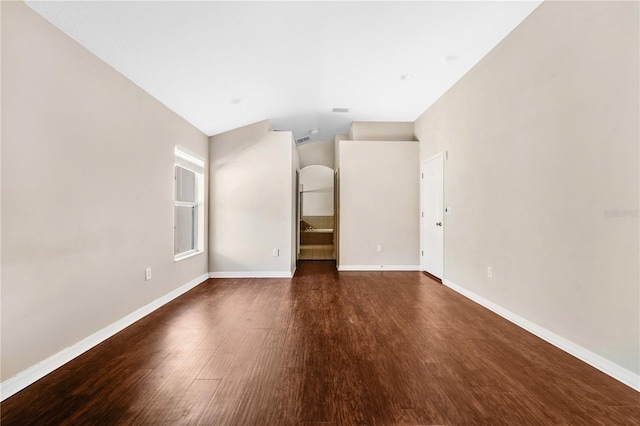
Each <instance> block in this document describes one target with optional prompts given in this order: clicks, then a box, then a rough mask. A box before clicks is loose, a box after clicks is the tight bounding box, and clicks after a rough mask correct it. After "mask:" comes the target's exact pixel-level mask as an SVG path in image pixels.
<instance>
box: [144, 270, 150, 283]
mask: <svg viewBox="0 0 640 426" xmlns="http://www.w3.org/2000/svg"><path fill="white" fill-rule="evenodd" d="M150 279H151V268H147V269H145V270H144V280H145V281H149V280H150Z"/></svg>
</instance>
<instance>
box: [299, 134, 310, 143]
mask: <svg viewBox="0 0 640 426" xmlns="http://www.w3.org/2000/svg"><path fill="white" fill-rule="evenodd" d="M308 140H311V138H310V137H309V136H305V137H304V138H300V139H296V142H297V143H302V142H306V141H308Z"/></svg>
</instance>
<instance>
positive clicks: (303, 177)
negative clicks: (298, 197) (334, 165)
mask: <svg viewBox="0 0 640 426" xmlns="http://www.w3.org/2000/svg"><path fill="white" fill-rule="evenodd" d="M300 183H301V184H302V191H303V193H302V216H333V169H330V168H328V167H325V166H307V167H304V168H302V169H301V170H300Z"/></svg>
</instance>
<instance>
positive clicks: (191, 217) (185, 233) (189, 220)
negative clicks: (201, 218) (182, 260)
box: [174, 206, 196, 254]
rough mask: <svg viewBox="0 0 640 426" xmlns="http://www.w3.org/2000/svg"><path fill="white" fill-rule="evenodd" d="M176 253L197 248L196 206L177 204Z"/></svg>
mask: <svg viewBox="0 0 640 426" xmlns="http://www.w3.org/2000/svg"><path fill="white" fill-rule="evenodd" d="M175 221H176V223H175V229H174V241H175V246H174V254H180V253H184V252H186V251H189V250H193V249H195V248H196V241H195V225H196V207H195V206H193V207H191V206H186V207H185V206H175Z"/></svg>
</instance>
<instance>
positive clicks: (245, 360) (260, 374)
mask: <svg viewBox="0 0 640 426" xmlns="http://www.w3.org/2000/svg"><path fill="white" fill-rule="evenodd" d="M1 409H2V417H1V419H2V425H3V426H4V425H28V424H56V425H57V424H73V425H110V424H149V425H151V424H153V425H160V424H170V425H174V424H205V425H233V424H241V425H253V424H258V425H278V424H291V425H293V424H296V425H298V424H300V425H304V424H307V425H311V424H316V425H322V424H325V425H350V424H364V425H391V424H421V425H422V424H426V425H431V424H456V425H472V424H504V425H537V424H540V425H567V424H571V425H600V424H602V425H604V424H606V425H631V424H640V394H639V393H637V392H635V391H634V390H632V389H630V388H628V387H626V386H624V385H622V384H620V383H618V382H617V381H615V380H614V379H612V378H610V377H608V376H606V375H604V374H603V373H601V372H599V371H597V370H595V369H594V368H592V367H590V366H588V365H587V364H584V363H582V362H581V361H578V360H577V359H575V358H573V357H572V356H570V355H568V354H566V353H564V352H562V351H561V350H559V349H557V348H555V347H553V346H551V345H549V344H548V343H546V342H544V341H542V340H540V339H538V338H537V337H535V336H533V335H531V334H529V333H528V332H526V331H524V330H522V329H520V328H518V327H516V326H515V325H513V324H511V323H509V322H507V321H506V320H503V319H502V318H500V317H498V316H497V315H495V314H493V313H492V312H490V311H488V310H486V309H484V308H482V307H481V306H479V305H477V304H475V303H473V302H471V301H469V300H467V299H465V298H463V297H462V296H460V295H458V294H456V293H455V292H453V291H451V290H449V289H448V288H447V287H444V286H442V285H441V284H439V283H436V282H435V281H434V280H432V279H430V278H429V277H427V276H426V275H424V274H421V273H418V272H362V273H360V272H341V273H337V272H336V271H335V264H334V263H332V262H327V261H324V262H323V261H319V262H302V263H301V265H300V267H299V269H298V273H297V274H296V277H295V278H294V279H293V280H288V279H217V280H209V281H207V282H206V283H203V284H202V285H200V286H198V287H196V288H195V289H193V290H192V291H190V292H188V293H187V294H185V295H183V296H182V297H180V298H178V299H176V300H175V301H173V302H171V303H170V304H168V305H166V306H164V307H163V308H161V309H159V310H157V311H155V312H154V313H153V314H151V315H149V316H147V317H146V318H144V319H142V320H140V321H139V322H137V323H136V324H134V325H133V326H131V327H129V328H127V329H126V330H124V331H122V332H121V333H118V334H117V335H115V336H113V337H112V338H111V339H109V340H107V341H105V342H103V343H102V344H100V345H99V346H97V347H95V348H94V349H92V350H91V351H89V352H87V353H85V354H83V355H82V356H80V357H78V358H76V359H75V360H73V361H72V362H70V363H68V364H67V365H65V366H64V367H63V368H60V369H58V370H56V371H55V372H53V373H51V374H50V375H48V376H47V377H45V378H43V379H42V380H40V381H38V382H37V383H35V384H33V385H32V386H30V387H28V388H27V389H25V390H23V391H22V392H20V393H18V394H16V395H14V396H13V397H11V398H9V399H7V400H6V401H4V402H3V403H2V406H1Z"/></svg>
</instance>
